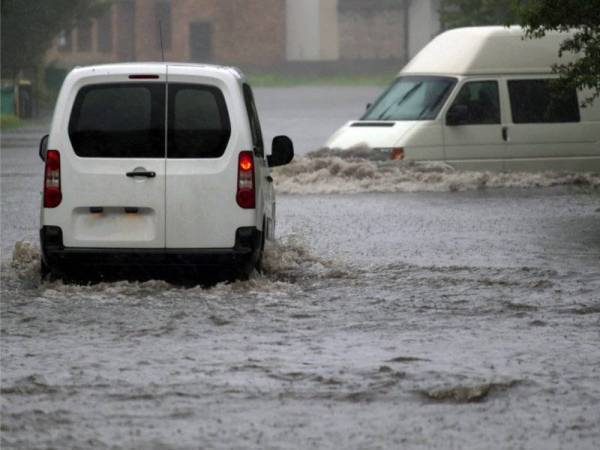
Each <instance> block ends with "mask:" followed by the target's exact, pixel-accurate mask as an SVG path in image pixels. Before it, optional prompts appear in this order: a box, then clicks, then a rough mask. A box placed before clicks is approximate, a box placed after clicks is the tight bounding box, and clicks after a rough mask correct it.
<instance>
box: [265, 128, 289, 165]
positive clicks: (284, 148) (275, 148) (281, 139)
mask: <svg viewBox="0 0 600 450" xmlns="http://www.w3.org/2000/svg"><path fill="white" fill-rule="evenodd" d="M292 159H294V144H293V143H292V140H291V139H290V138H289V137H287V136H275V137H274V138H273V144H272V152H271V154H270V155H269V156H267V164H268V165H269V167H277V166H284V165H286V164H289V163H290V162H291V161H292Z"/></svg>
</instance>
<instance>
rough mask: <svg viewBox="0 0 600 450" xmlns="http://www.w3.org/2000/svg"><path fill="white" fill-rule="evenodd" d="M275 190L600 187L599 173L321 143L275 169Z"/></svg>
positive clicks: (337, 191)
mask: <svg viewBox="0 0 600 450" xmlns="http://www.w3.org/2000/svg"><path fill="white" fill-rule="evenodd" d="M274 178H275V183H276V187H277V191H278V192H281V193H287V194H353V193H363V192H418V191H428V192H447V191H468V190H476V189H484V188H534V187H550V186H561V185H578V186H589V187H591V188H600V174H597V173H562V172H537V173H532V172H490V171H481V172H479V171H459V170H456V169H454V168H453V167H451V166H450V165H448V164H446V163H443V162H419V161H390V160H389V159H388V157H387V155H386V154H385V153H383V152H378V151H374V150H371V149H366V148H355V149H351V150H348V151H340V150H329V149H321V150H318V151H316V152H313V153H310V154H308V155H307V156H304V157H298V158H296V159H295V160H294V161H293V162H292V163H291V164H289V165H287V166H283V167H281V168H278V169H276V170H275V171H274Z"/></svg>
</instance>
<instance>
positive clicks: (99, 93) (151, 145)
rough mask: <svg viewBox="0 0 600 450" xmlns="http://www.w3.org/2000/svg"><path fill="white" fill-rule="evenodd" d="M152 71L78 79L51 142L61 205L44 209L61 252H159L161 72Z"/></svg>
mask: <svg viewBox="0 0 600 450" xmlns="http://www.w3.org/2000/svg"><path fill="white" fill-rule="evenodd" d="M156 69H157V67H153V70H152V75H151V76H146V75H135V74H134V75H126V74H115V75H102V76H98V77H96V78H93V79H91V80H85V79H84V81H83V84H82V85H81V87H80V88H79V90H78V91H77V94H76V97H75V100H74V103H73V107H72V111H71V116H70V119H69V123H68V139H66V140H65V142H61V141H62V139H60V138H59V139H58V140H57V144H56V145H57V146H58V147H59V151H60V152H61V156H62V158H61V177H62V180H61V185H62V189H63V202H62V204H61V205H60V206H59V208H56V209H57V210H60V211H52V210H48V209H46V210H45V211H44V214H46V219H47V220H46V223H51V222H55V224H56V225H59V226H61V228H63V230H64V233H63V235H64V245H65V246H66V247H99V248H103V247H114V248H164V246H165V223H164V214H165V107H164V105H165V96H166V92H165V91H166V69H165V68H164V66H163V68H162V69H160V68H158V70H156ZM57 134H58V135H60V134H61V133H57ZM55 142H56V141H55ZM51 145H53V143H52V142H51ZM63 149H64V151H63ZM65 211H66V212H67V213H66V214H65ZM48 219H49V220H48Z"/></svg>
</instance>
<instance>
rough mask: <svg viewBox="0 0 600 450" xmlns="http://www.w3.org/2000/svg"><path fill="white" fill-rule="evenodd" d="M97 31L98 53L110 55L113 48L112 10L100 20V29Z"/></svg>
mask: <svg viewBox="0 0 600 450" xmlns="http://www.w3.org/2000/svg"><path fill="white" fill-rule="evenodd" d="M96 31H97V37H98V51H99V52H104V53H110V52H111V51H112V48H113V43H112V36H113V27H112V9H109V10H108V11H106V12H105V13H104V14H103V15H102V17H100V19H98V28H97V30H96Z"/></svg>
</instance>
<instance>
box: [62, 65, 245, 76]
mask: <svg viewBox="0 0 600 450" xmlns="http://www.w3.org/2000/svg"><path fill="white" fill-rule="evenodd" d="M165 66H169V72H170V73H172V74H178V73H189V71H188V70H189V68H194V69H196V70H197V72H198V74H199V75H209V76H211V75H212V76H219V75H220V76H225V77H233V78H235V79H237V80H244V79H245V76H244V74H243V73H242V71H241V70H240V69H238V68H237V67H228V66H218V65H214V64H192V63H180V62H130V63H117V64H99V65H95V66H78V67H75V68H74V69H73V72H76V73H78V75H80V76H82V77H85V76H86V75H98V74H107V75H112V74H135V73H152V71H153V70H154V71H159V70H160V71H164V69H165ZM179 68H185V69H187V70H185V71H183V70H178V69H179Z"/></svg>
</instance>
